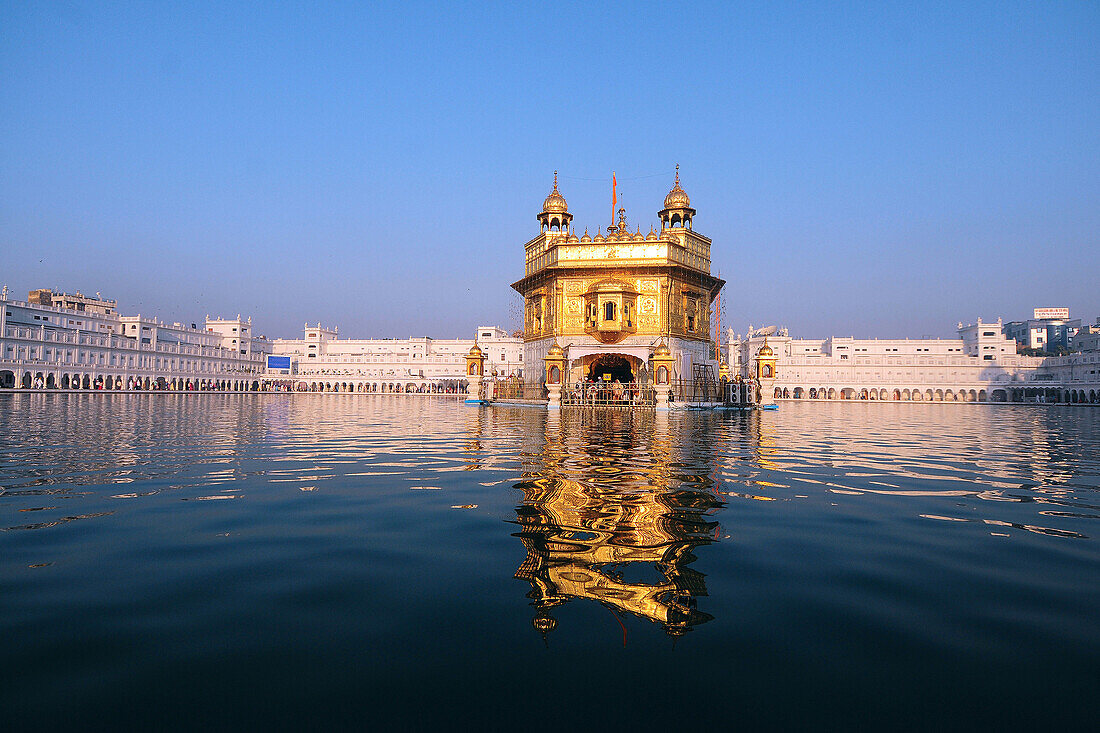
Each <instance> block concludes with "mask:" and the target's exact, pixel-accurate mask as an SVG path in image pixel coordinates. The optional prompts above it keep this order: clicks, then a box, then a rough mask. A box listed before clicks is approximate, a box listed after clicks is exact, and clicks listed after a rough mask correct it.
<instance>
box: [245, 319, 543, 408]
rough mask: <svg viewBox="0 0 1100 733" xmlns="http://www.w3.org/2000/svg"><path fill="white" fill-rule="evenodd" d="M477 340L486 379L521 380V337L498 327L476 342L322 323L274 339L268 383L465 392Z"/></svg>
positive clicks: (481, 331) (319, 388) (484, 330)
mask: <svg viewBox="0 0 1100 733" xmlns="http://www.w3.org/2000/svg"><path fill="white" fill-rule="evenodd" d="M475 342H476V343H477V344H478V346H479V347H480V348H481V350H482V351H483V352H484V353H485V356H486V366H485V373H486V375H491V376H496V377H498V378H501V379H505V378H508V377H515V378H517V379H522V378H523V339H522V338H520V337H514V336H510V335H509V334H508V332H507V331H505V330H504V329H501V328H497V327H496V326H481V327H479V328H478V329H477V335H476V338H472V339H433V338H429V337H426V336H425V337H421V338H408V339H341V338H339V333H338V329H336V328H326V327H324V326H322V325H321V324H320V323H318V324H316V325H313V326H311V325H309V324H306V326H305V328H304V329H303V332H302V338H300V339H275V340H274V341H272V343H271V347H272V357H273V358H272V359H271V360H269V367H270V368H269V369H268V371H267V373H266V374H265V377H264V379H265V381H266V382H269V383H272V384H278V385H280V386H282V387H286V388H290V389H294V390H296V391H310V392H402V393H418V394H422V393H429V394H436V393H446V392H452V393H463V392H465V389H466V384H467V382H466V376H465V365H466V362H465V357H466V354H467V353H469V351H470V349H471V348H472V347H473V345H474V343H475ZM280 357H285V358H280ZM539 366H541V365H539Z"/></svg>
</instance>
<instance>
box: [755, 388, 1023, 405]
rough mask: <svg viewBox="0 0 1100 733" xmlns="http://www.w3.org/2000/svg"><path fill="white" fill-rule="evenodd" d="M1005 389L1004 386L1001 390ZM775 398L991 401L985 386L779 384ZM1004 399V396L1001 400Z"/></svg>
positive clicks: (880, 400)
mask: <svg viewBox="0 0 1100 733" xmlns="http://www.w3.org/2000/svg"><path fill="white" fill-rule="evenodd" d="M1000 391H1003V390H1000ZM774 396H775V398H776V399H788V400H789V399H795V400H801V399H807V398H808V399H811V400H868V401H878V402H890V401H893V402H988V401H989V400H990V397H989V395H988V393H987V392H986V391H985V390H984V389H979V390H975V389H970V390H967V389H958V390H954V389H947V390H944V389H924V390H921V389H894V390H887V389H879V388H874V387H871V388H867V387H864V388H860V389H857V388H855V387H842V388H840V389H837V388H835V387H810V388H809V389H806V388H804V387H795V388H793V389H792V388H790V387H782V388H780V387H776V389H775V395H774ZM1001 401H1002V402H1003V401H1004V400H1001Z"/></svg>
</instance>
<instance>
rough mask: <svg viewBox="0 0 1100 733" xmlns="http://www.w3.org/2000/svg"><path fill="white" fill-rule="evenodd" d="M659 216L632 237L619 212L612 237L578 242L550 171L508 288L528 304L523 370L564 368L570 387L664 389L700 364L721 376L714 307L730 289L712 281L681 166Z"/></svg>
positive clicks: (587, 237)
mask: <svg viewBox="0 0 1100 733" xmlns="http://www.w3.org/2000/svg"><path fill="white" fill-rule="evenodd" d="M657 216H658V219H659V220H660V224H661V226H660V230H659V231H658V230H656V229H654V228H652V227H651V228H650V230H649V232H648V233H646V234H642V231H641V227H638V228H636V230H635V231H634V232H631V231H630V228H629V226H628V224H627V219H626V211H625V209H622V208H620V209H619V210H618V222H617V223H616V224H614V225H612V226H609V227H607V231H606V233H600V232H599V231H597V232H596V234H595V236H590V235H589V233H588V230H587V229H586V230H585V232H584V234H583V235H580V236H577V234H576V232H575V230H574V228H573V215H572V214H570V213H569V206H568V204H567V203H566V201H565V197H564V196H563V195H562V193H561V191H559V190H558V177H557V172H555V173H554V186H553V189H552V190H551V191H550V194H549V195H548V196H547V197H546V199H545V201H543V204H542V211H540V212H539V214H538V216H537V217H536V218H537V219H538V222H539V228H540V231H539V234H538V235H537V236H536V237H534V238H533V239H531V240H530V241H529V242H527V243H526V244H525V245H524V250H525V267H524V277H523V278H522V279H521V280H519V281H517V282H515V283H513V284H512V287H513V288H514V289H515V290H516V291H517V292H519V293H520V295H522V296H523V299H524V362H525V363H527V364H529V365H534V364H539V363H541V362H543V361H546V363H547V365H548V366H547V370H546V371H547V375H549V374H550V373H551V370H552V369H553V366H551V362H554V366H558V365H560V374H559V373H558V372H554V374H555V375H558V376H557V378H558V379H560V380H562V381H564V382H565V383H566V384H572V383H575V382H579V381H582V380H585V379H597V378H599V377H604V378H605V379H607V380H611V379H612V378H614V379H617V380H620V381H622V382H635V383H639V384H653V383H666V384H667V383H668V382H669V381H670V380H675V379H678V378H684V377H690V376H691V372H692V368H693V366H695V365H699V364H710V365H711V368H715V369H716V359H715V354H714V351H713V349H712V348H711V333H710V328H711V323H710V308H711V303H712V301H713V300H714V299H715V298H716V297H717V295H718V293H719V292H720V291H721V289H722V286H723V285H725V281H723V280H722V279H720V278H718V277H715V276H714V275H712V274H711V271H710V269H711V258H710V254H711V252H710V248H711V240H710V239H709V238H707V237H705V236H703V235H702V234H699V233H698V232H696V231H695V230H694V228H693V220H694V218H695V209H693V208H691V200H690V199H689V198H688V195H687V193H686V192H685V191H684V189H683V188H682V187H681V186H680V172H679V166H677V169H676V180H675V183H674V185H673V187H672V190H670V191H669V192H668V195H667V196H665V200H664V208H662V209H661V210H660V211H659V212H658V213H657ZM658 349H663V350H662V353H656V352H657V350H658ZM655 356H656V357H657V362H656V363H655V362H654V357H655ZM666 363H667V367H665V368H664V371H662V365H663V364H666ZM532 371H534V370H532ZM545 376H546V375H544V377H545ZM662 379H663V380H664V382H662V381H661V380H662ZM553 380H554V377H551V378H550V379H549V381H553ZM559 383H560V382H559Z"/></svg>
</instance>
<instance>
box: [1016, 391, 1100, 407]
mask: <svg viewBox="0 0 1100 733" xmlns="http://www.w3.org/2000/svg"><path fill="white" fill-rule="evenodd" d="M1002 391H1003V390H1002ZM1008 400H1009V401H1010V402H1032V403H1034V402H1040V403H1043V402H1046V403H1051V402H1052V403H1056V404H1057V403H1064V404H1068V405H1096V404H1100V389H1064V388H1062V387H1020V388H1016V389H1011V390H1009V394H1008Z"/></svg>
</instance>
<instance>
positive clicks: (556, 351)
mask: <svg viewBox="0 0 1100 733" xmlns="http://www.w3.org/2000/svg"><path fill="white" fill-rule="evenodd" d="M564 353H565V350H564V349H562V347H561V346H559V345H558V342H557V341H555V342H554V343H553V344H551V346H550V350H549V351H547V352H546V355H547V356H561V355H562V354H564Z"/></svg>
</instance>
